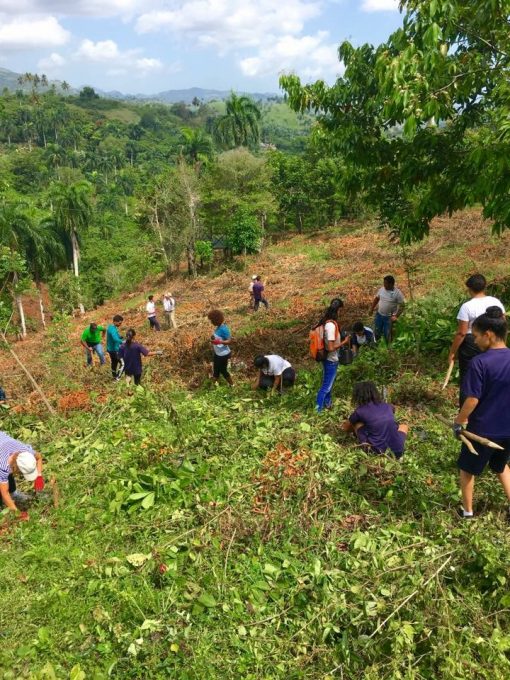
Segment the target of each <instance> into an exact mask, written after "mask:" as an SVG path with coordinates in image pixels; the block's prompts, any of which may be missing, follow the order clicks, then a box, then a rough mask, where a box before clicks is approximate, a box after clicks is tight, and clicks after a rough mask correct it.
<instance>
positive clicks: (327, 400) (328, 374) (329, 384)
mask: <svg viewBox="0 0 510 680" xmlns="http://www.w3.org/2000/svg"><path fill="white" fill-rule="evenodd" d="M322 367H323V371H324V372H323V375H322V385H321V386H320V389H319V391H318V392H317V412H318V413H320V412H321V411H322V410H324V409H325V408H329V407H330V406H331V390H332V389H333V385H334V384H335V378H336V372H337V369H338V361H328V360H326V361H323V362H322Z"/></svg>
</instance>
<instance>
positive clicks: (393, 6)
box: [361, 0, 399, 12]
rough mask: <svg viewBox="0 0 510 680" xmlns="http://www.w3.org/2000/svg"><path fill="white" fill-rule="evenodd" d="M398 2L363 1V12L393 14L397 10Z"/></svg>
mask: <svg viewBox="0 0 510 680" xmlns="http://www.w3.org/2000/svg"><path fill="white" fill-rule="evenodd" d="M398 4H399V0H363V4H362V5H361V9H362V10H363V11H364V12H393V11H396V10H398Z"/></svg>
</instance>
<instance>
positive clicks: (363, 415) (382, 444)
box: [342, 381, 409, 459]
mask: <svg viewBox="0 0 510 680" xmlns="http://www.w3.org/2000/svg"><path fill="white" fill-rule="evenodd" d="M352 400H353V402H354V403H355V404H356V410H355V411H354V412H353V413H351V415H350V416H349V420H346V421H345V422H344V423H343V425H342V429H343V430H344V431H345V432H352V433H354V434H355V435H356V437H357V439H358V441H359V443H360V444H361V445H362V447H363V448H364V449H365V450H367V451H369V452H371V453H375V454H381V453H385V451H386V450H387V449H390V450H391V451H392V453H393V454H394V455H395V458H397V459H398V458H402V456H403V455H404V446H405V441H406V437H407V433H408V431H409V428H408V426H407V425H399V424H398V423H397V421H396V420H395V408H394V407H393V406H391V404H386V403H385V402H384V401H383V400H382V398H381V396H380V394H379V392H378V390H377V387H376V386H375V385H374V383H373V382H371V381H366V382H360V383H356V385H354V390H353V395H352Z"/></svg>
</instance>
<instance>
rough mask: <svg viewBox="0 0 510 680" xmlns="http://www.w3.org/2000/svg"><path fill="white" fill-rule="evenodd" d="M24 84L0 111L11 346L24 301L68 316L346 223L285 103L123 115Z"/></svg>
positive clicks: (305, 133)
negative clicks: (141, 286)
mask: <svg viewBox="0 0 510 680" xmlns="http://www.w3.org/2000/svg"><path fill="white" fill-rule="evenodd" d="M21 85H22V86H23V87H22V88H21V87H20V89H19V90H17V91H16V92H10V91H8V90H7V89H6V90H4V92H3V95H2V98H1V100H0V144H1V147H0V186H1V193H0V225H1V232H0V244H1V247H2V251H1V261H0V266H1V270H0V271H1V274H0V276H1V279H2V288H1V290H2V298H1V307H0V312H1V313H0V321H1V323H2V326H3V327H5V325H6V324H7V323H8V321H9V319H10V318H11V316H12V313H13V309H15V314H14V317H13V318H14V325H13V326H11V328H14V327H15V325H16V324H17V323H19V328H20V333H21V335H25V334H26V326H27V320H26V319H25V315H24V312H23V303H22V296H23V294H24V293H26V292H28V291H29V290H32V291H34V290H36V289H37V288H38V287H39V288H40V284H41V283H42V282H44V283H47V284H49V287H50V291H51V296H52V301H53V303H54V307H55V309H56V310H60V311H62V312H66V313H69V312H71V311H72V310H73V309H76V308H81V309H83V308H91V307H93V306H95V305H97V304H100V303H102V302H103V301H104V300H105V299H108V298H109V297H111V296H113V295H115V294H118V293H119V292H124V291H129V290H130V289H131V288H132V287H133V286H135V285H136V284H138V283H139V282H140V279H141V278H142V277H145V276H147V275H150V274H156V273H158V272H162V271H166V273H167V274H171V273H172V272H175V271H177V270H179V267H180V266H181V264H182V262H184V261H186V263H187V272H188V273H189V275H191V276H195V275H196V274H197V270H199V268H200V267H202V268H204V267H207V266H209V265H210V263H211V261H212V259H213V254H214V250H215V248H217V249H221V250H222V251H223V252H224V253H225V254H226V255H227V256H233V255H236V254H240V253H244V254H246V253H249V252H255V251H258V250H259V249H260V247H261V245H262V243H263V238H264V234H265V233H267V232H271V231H281V230H287V231H288V230H297V231H303V230H306V229H309V228H312V227H313V228H318V227H321V226H325V225H327V224H331V223H333V222H334V221H335V220H337V219H338V218H339V217H341V216H342V215H344V214H345V213H346V210H347V205H346V200H345V195H344V193H343V191H342V188H341V186H342V182H341V174H342V165H341V163H340V162H339V159H338V158H336V157H335V155H334V154H330V155H326V156H324V154H323V153H321V152H320V151H319V149H318V147H317V145H316V144H315V143H314V141H313V136H312V137H311V136H310V135H311V132H312V128H313V121H314V116H313V115H312V114H307V113H305V114H294V113H293V112H292V111H291V110H290V109H289V108H288V106H287V105H286V104H284V103H283V102H279V101H275V102H266V103H262V102H261V103H258V104H257V103H256V102H254V101H253V100H251V99H250V98H248V97H246V96H244V95H236V94H235V93H232V95H231V96H230V98H229V99H228V100H227V101H226V102H211V103H203V102H200V101H199V100H195V101H194V102H193V104H192V105H190V106H187V105H185V104H174V105H172V106H166V105H163V104H156V103H143V104H140V103H133V102H129V103H128V102H125V103H124V102H118V101H113V100H108V99H103V98H100V97H99V96H98V95H97V94H96V92H95V91H94V90H93V88H90V87H84V88H83V89H82V90H81V92H80V93H79V94H78V95H70V94H68V92H66V89H67V85H66V84H65V83H64V87H63V89H62V91H61V92H57V91H56V88H55V87H48V84H47V81H46V78H45V77H44V76H42V77H39V76H37V75H35V76H34V75H32V74H25V76H23V77H22V78H20V86H21ZM34 286H35V288H34ZM29 325H30V324H29Z"/></svg>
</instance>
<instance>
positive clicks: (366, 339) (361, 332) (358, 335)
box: [351, 321, 375, 354]
mask: <svg viewBox="0 0 510 680" xmlns="http://www.w3.org/2000/svg"><path fill="white" fill-rule="evenodd" d="M374 345H375V334H374V331H373V330H372V329H371V328H369V327H368V326H364V325H363V322H362V321H356V323H355V324H354V325H353V327H352V335H351V348H352V351H353V354H358V352H359V350H360V347H373V346H374Z"/></svg>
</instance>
